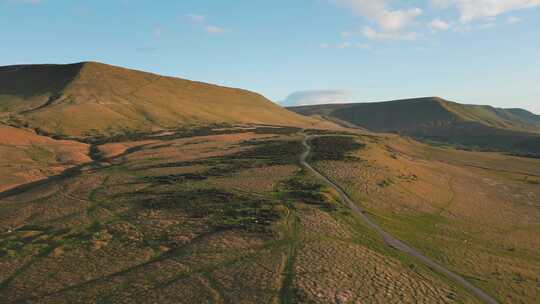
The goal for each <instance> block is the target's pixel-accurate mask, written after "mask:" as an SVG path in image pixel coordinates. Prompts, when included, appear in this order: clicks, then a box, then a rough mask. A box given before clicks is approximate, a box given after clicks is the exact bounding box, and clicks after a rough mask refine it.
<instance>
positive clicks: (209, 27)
mask: <svg viewBox="0 0 540 304" xmlns="http://www.w3.org/2000/svg"><path fill="white" fill-rule="evenodd" d="M204 31H205V32H207V33H208V34H221V33H223V32H224V31H225V29H223V28H222V27H219V26H215V25H207V26H205V27H204Z"/></svg>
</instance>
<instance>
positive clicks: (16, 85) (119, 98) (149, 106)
mask: <svg viewBox="0 0 540 304" xmlns="http://www.w3.org/2000/svg"><path fill="white" fill-rule="evenodd" d="M0 112H2V114H1V115H2V116H3V117H4V120H9V121H10V122H11V123H12V124H14V125H18V126H19V125H23V126H28V127H30V128H39V129H40V130H42V131H45V132H48V133H54V134H59V135H71V136H81V135H90V134H105V135H109V134H114V133H118V132H122V131H123V130H125V129H129V130H141V131H149V130H156V129H163V128H172V127H184V126H193V125H205V124H211V123H259V124H272V125H292V126H309V125H310V124H311V123H312V122H313V120H312V119H310V118H306V117H303V116H300V115H297V114H295V113H291V112H289V111H287V110H285V109H283V108H281V107H279V106H277V105H275V104H274V103H272V102H271V101H269V100H267V99H266V98H264V97H263V96H261V95H259V94H256V93H253V92H249V91H245V90H240V89H232V88H225V87H220V86H216V85H211V84H205V83H200V82H193V81H189V80H183V79H178V78H173V77H164V76H159V75H155V74H151V73H145V72H139V71H134V70H129V69H124V68H120V67H114V66H110V65H105V64H100V63H93V62H85V63H78V64H71V65H29V66H8V67H0Z"/></svg>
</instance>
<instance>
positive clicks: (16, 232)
mask: <svg viewBox="0 0 540 304" xmlns="http://www.w3.org/2000/svg"><path fill="white" fill-rule="evenodd" d="M43 69H44V70H43ZM6 71H7V72H6ZM59 71H60V72H59ZM2 73H4V74H2ZM5 73H23V74H20V75H19V76H17V77H16V78H17V79H22V80H20V81H21V83H27V82H28V81H30V80H32V81H33V82H35V85H34V87H33V88H32V89H29V90H28V92H27V93H24V91H25V90H26V89H25V87H24V85H22V84H21V83H20V82H17V81H14V80H12V79H11V78H9V79H10V80H9V81H4V82H1V83H0V89H1V90H0V95H2V96H4V97H3V99H2V100H1V102H3V105H4V107H3V108H2V119H3V120H2V123H1V124H0V156H1V158H0V168H1V170H2V175H1V176H0V267H1V268H2V269H3V271H2V272H0V302H2V303H280V304H281V303H321V304H322V303H381V304H386V303H448V304H452V303H535V302H538V301H540V292H539V290H540V277H539V276H538V274H539V273H540V259H539V258H538V257H539V253H540V242H539V241H538V238H537V235H538V234H539V233H540V226H539V225H538V223H539V222H540V205H539V204H538V202H539V201H540V199H539V198H540V159H537V158H533V157H519V156H516V155H511V154H513V153H508V152H506V153H501V152H497V151H490V152H485V151H478V150H477V149H456V148H455V146H452V145H449V144H441V143H440V142H438V143H433V142H430V143H426V142H422V141H417V140H415V139H413V137H408V136H405V135H406V134H405V135H399V134H391V133H374V132H373V131H369V130H368V129H369V128H368V127H367V126H366V128H358V127H356V126H355V124H354V123H349V124H347V123H342V121H341V120H340V119H338V118H335V117H334V119H325V117H326V115H330V114H331V113H321V112H319V110H317V111H316V112H317V113H318V114H313V113H303V114H307V115H311V114H313V115H314V116H313V115H312V116H311V117H307V116H301V115H300V114H295V113H291V112H289V111H287V110H286V109H283V108H280V107H279V106H277V105H274V104H272V103H271V102H270V101H268V100H266V99H265V98H263V97H262V96H259V95H257V94H255V93H249V92H247V91H242V90H240V91H238V90H236V89H229V88H222V87H215V86H212V85H207V84H200V83H192V82H189V81H187V80H186V81H184V80H178V79H168V80H163V78H161V77H157V76H153V75H151V74H145V73H143V72H137V71H132V70H124V69H122V68H116V67H109V66H106V65H102V64H93V63H92V64H88V63H84V64H79V65H68V66H58V65H54V66H50V65H47V66H29V67H18V68H17V69H16V70H14V68H13V67H7V68H6V67H4V68H0V76H2V75H4V76H5V75H6V74H5ZM43 73H45V75H50V74H51V73H53V75H56V76H55V77H52V78H47V79H48V80H47V81H45V80H44V78H43V75H44V74H43ZM90 75H94V76H95V77H94V76H93V77H94V78H91V77H90ZM96 75H100V77H97V76H96ZM0 78H1V77H0ZM146 78H148V79H154V80H153V81H152V82H151V83H147V82H146V81H147V80H148V79H146ZM2 79H3V80H6V79H8V78H2ZM50 79H53V80H50ZM104 79H105V80H106V81H104ZM140 79H146V80H145V81H142V80H141V81H139V80H140ZM37 80H41V81H43V82H40V81H37ZM168 85H170V86H171V87H167V86H168ZM154 86H157V87H154ZM117 87H118V88H117ZM188 88H189V89H188ZM149 90H150V91H151V92H150V91H149ZM168 90H171V91H170V92H168ZM125 92H132V93H130V94H127V93H125ZM139 94H141V95H139ZM168 94H171V95H168ZM220 94H223V95H220ZM214 96H217V97H214ZM173 97H174V98H175V99H172V98H173ZM214 98H215V99H214ZM164 100H168V102H165V101H164ZM180 100H184V101H185V103H183V102H184V101H180ZM211 100H216V101H215V102H216V103H217V105H216V104H213V105H209V103H211ZM228 100H234V102H233V104H232V105H229V104H228ZM104 101H107V102H106V103H104ZM143 103H144V104H145V107H146V108H145V109H146V110H144V111H142V110H141V109H142V108H140V107H141V106H142V104H143ZM269 103H270V104H269ZM179 104H182V105H181V106H179ZM188 104H189V107H188V106H187V105H188ZM430 104H431V103H430ZM236 105H237V106H238V107H236ZM431 105H433V104H431ZM177 106H178V108H177V110H178V111H177V112H175V111H176V110H174V111H173V110H171V109H172V108H174V107H177ZM207 106H208V108H206V109H205V110H204V111H203V110H201V107H207ZM162 107H166V108H167V109H165V108H162ZM322 107H323V108H325V109H326V106H322ZM336 107H338V108H339V107H341V106H340V105H337V106H336ZM135 108H137V109H138V110H136V111H134V112H132V113H131V112H130V111H131V110H132V109H135ZM113 109H114V111H113ZM199 110H201V111H202V112H200V111H199ZM240 110H241V111H240ZM110 111H113V112H115V113H117V114H119V116H116V114H115V115H113V116H108V114H107V113H111V112H110ZM159 111H165V112H167V114H166V115H164V116H161V114H160V113H161V112H159ZM325 111H326V110H325ZM456 111H457V110H456ZM128 112H130V113H131V114H129V113H128ZM158 112H159V113H158ZM254 112H256V113H257V115H252V114H250V113H254ZM428 112H429V111H428ZM512 112H515V111H512ZM67 113H71V114H73V115H71V114H70V115H68V114H67ZM88 113H91V115H89V118H88V120H83V119H80V117H83V116H84V117H86V116H88ZM389 113H393V114H391V115H397V114H396V113H395V112H394V111H393V110H389ZM132 114H133V116H131V115H132ZM398 114H399V113H398ZM522 114H523V113H521V114H520V115H522ZM92 115H93V116H92ZM153 115H157V117H159V118H160V119H161V118H163V120H160V119H154V118H151V117H153ZM380 115H383V114H380ZM444 115H446V114H444ZM187 116H190V117H191V118H190V119H189V120H183V117H184V118H185V117H187ZM210 117H214V118H212V119H210ZM360 117H361V116H360ZM428 118H429V117H428ZM85 119H86V118H85ZM169 119H170V120H169ZM191 119H193V120H191ZM395 119H398V118H395ZM437 119H439V118H437ZM528 119H529V120H530V121H533V120H534V117H529V118H528ZM375 120H376V119H375ZM166 121H168V122H166ZM416 121H421V119H420V120H418V118H417V119H416ZM401 122H402V123H404V124H405V123H407V121H406V120H401ZM498 122H500V121H498ZM409 123H411V125H414V124H415V122H414V121H410V122H409ZM422 125H423V126H426V124H424V123H422ZM428 125H429V124H428ZM484 125H485V124H484ZM532 125H533V122H529V124H527V126H529V127H531V126H532ZM439 127H440V126H439ZM489 128H491V127H489ZM498 128H501V126H499V127H498ZM504 128H506V130H510V129H511V128H514V129H512V132H526V133H527V134H533V132H532V131H531V130H525V125H523V126H522V127H520V128H521V129H519V131H518V127H516V126H514V127H511V126H509V125H507V126H505V127H504ZM531 128H532V127H531ZM471 130H472V131H471ZM471 130H469V131H468V132H473V131H474V130H477V129H471ZM379 131H380V130H379ZM384 131H385V132H386V131H389V130H384ZM473 133H474V132H473ZM479 136H480V135H479ZM527 136H529V135H527ZM532 138H534V137H532ZM517 154H519V153H517Z"/></svg>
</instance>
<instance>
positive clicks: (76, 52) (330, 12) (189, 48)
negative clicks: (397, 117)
mask: <svg viewBox="0 0 540 304" xmlns="http://www.w3.org/2000/svg"><path fill="white" fill-rule="evenodd" d="M88 60H93V61H100V62H105V63H110V64H114V65H120V66H126V67H130V68H136V69H142V70H146V71H151V72H155V73H160V74H166V75H171V76H178V77H184V78H188V79H193V80H200V81H206V82H211V83H217V84H222V85H227V86H233V87H241V88H245V89H249V90H253V91H257V92H260V93H262V94H264V95H265V96H267V97H269V98H270V99H272V100H274V101H276V102H285V103H288V104H309V103H317V102H318V103H321V102H339V101H341V102H343V101H346V102H353V101H358V102H367V101H379V100H389V99H397V98H407V97H418V96H441V97H445V98H448V99H451V100H455V101H459V102H463V103H475V104H491V105H495V106H501V107H523V108H526V109H529V110H532V111H534V112H536V113H538V114H540V0H409V1H392V0H294V1H291V0H273V1H263V0H258V1H257V0H229V1H223V0H213V1H211V0H182V1H167V0H161V1H148V0H106V1H105V0H93V1H81V0H0V65H10V64H21V63H68V62H78V61H88ZM288 96H289V98H288Z"/></svg>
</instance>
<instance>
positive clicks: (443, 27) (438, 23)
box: [428, 18, 451, 31]
mask: <svg viewBox="0 0 540 304" xmlns="http://www.w3.org/2000/svg"><path fill="white" fill-rule="evenodd" d="M428 26H429V28H430V29H432V30H433V31H447V30H449V29H450V27H451V25H450V23H448V22H446V21H443V20H441V19H439V18H436V19H433V20H432V21H431V22H430V23H429V24H428Z"/></svg>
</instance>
